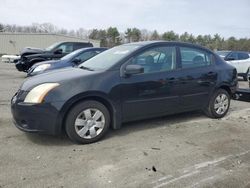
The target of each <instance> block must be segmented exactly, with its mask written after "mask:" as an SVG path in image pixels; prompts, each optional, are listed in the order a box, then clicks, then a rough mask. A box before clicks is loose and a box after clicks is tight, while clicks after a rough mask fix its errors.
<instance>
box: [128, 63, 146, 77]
mask: <svg viewBox="0 0 250 188" xmlns="http://www.w3.org/2000/svg"><path fill="white" fill-rule="evenodd" d="M143 72H144V68H143V67H142V66H141V65H127V66H126V68H125V71H124V73H125V75H132V74H140V73H143Z"/></svg>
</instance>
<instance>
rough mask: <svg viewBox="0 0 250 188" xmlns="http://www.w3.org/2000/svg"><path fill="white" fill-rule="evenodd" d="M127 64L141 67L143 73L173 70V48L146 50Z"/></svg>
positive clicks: (174, 53)
mask: <svg viewBox="0 0 250 188" xmlns="http://www.w3.org/2000/svg"><path fill="white" fill-rule="evenodd" d="M129 64H132V65H140V66H142V67H143V68H144V73H153V72H162V71H170V70H173V69H175V68H176V51H175V47H156V48H151V49H148V50H146V51H144V52H142V53H141V54H139V55H137V56H135V57H134V58H133V59H131V60H130V62H129Z"/></svg>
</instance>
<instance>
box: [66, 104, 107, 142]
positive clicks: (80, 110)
mask: <svg viewBox="0 0 250 188" xmlns="http://www.w3.org/2000/svg"><path fill="white" fill-rule="evenodd" d="M109 125H110V114H109V111H108V109H107V108H106V107H105V106H104V105H103V104H101V103H99V102H97V101H84V102H81V103H79V104H77V105H76V106H74V107H73V108H72V109H71V110H70V112H69V113H68V115H67V118H66V125H65V129H66V133H67V135H68V136H69V138H70V139H71V140H73V141H74V142H77V143H81V144H88V143H92V142H96V141H98V140H100V139H101V138H102V137H103V136H104V135H105V133H106V132H107V130H108V128H109Z"/></svg>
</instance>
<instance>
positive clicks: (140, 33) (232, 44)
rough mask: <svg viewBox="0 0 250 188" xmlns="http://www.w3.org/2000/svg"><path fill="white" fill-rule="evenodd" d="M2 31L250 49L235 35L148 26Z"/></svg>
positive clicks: (105, 42) (2, 27)
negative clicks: (170, 29) (179, 31)
mask: <svg viewBox="0 0 250 188" xmlns="http://www.w3.org/2000/svg"><path fill="white" fill-rule="evenodd" d="M0 32H22V33H54V34H63V35H69V36H75V37H79V38H85V39H86V38H89V39H94V40H100V42H101V46H102V47H113V46H116V45H120V44H123V43H129V42H138V41H148V40H165V41H182V42H189V43H194V44H199V45H202V46H205V47H207V48H210V49H211V50H243V51H250V39H249V38H240V39H237V38H235V37H233V36H232V37H229V38H224V37H221V36H220V35H219V34H214V35H198V36H195V35H193V34H190V33H188V32H184V33H182V34H178V33H175V32H174V31H166V32H164V33H159V32H158V31H157V30H154V31H149V30H146V29H138V28H128V29H127V30H126V31H125V32H120V31H119V30H118V29H117V28H116V27H109V28H107V29H91V30H86V29H84V28H79V29H77V30H67V29H62V28H58V27H56V26H55V25H53V24H51V23H43V24H38V23H33V24H32V25H30V26H18V25H11V24H1V23H0Z"/></svg>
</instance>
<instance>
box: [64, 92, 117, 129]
mask: <svg viewBox="0 0 250 188" xmlns="http://www.w3.org/2000/svg"><path fill="white" fill-rule="evenodd" d="M87 100H94V101H98V102H100V103H102V104H103V105H104V106H105V107H106V108H107V109H108V111H109V113H110V120H111V127H112V128H113V129H119V128H120V127H121V119H120V117H119V116H118V114H119V113H117V109H116V107H115V105H114V104H113V103H112V102H111V101H110V100H109V99H108V98H107V97H105V96H104V95H101V94H92V95H90V94H88V95H86V94H85V95H83V94H80V95H77V96H74V97H72V98H71V99H69V100H68V102H66V103H65V104H64V105H63V107H62V109H61V110H60V117H61V119H60V130H61V131H64V130H65V120H66V117H67V114H68V113H69V111H70V110H71V109H72V108H73V107H74V106H75V105H76V104H77V103H79V102H82V101H87Z"/></svg>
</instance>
